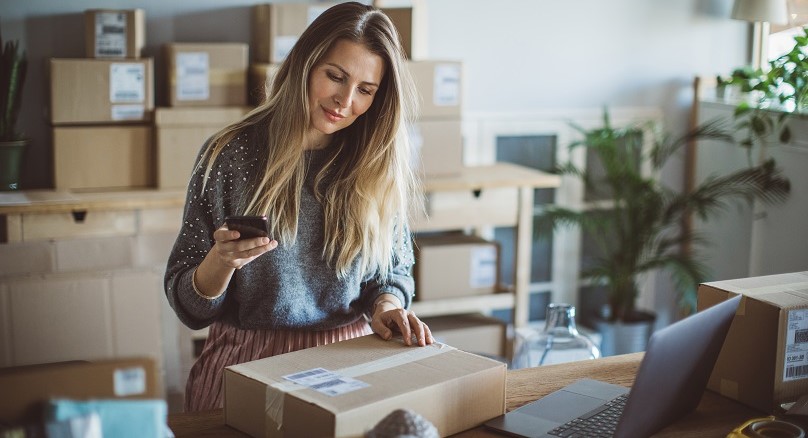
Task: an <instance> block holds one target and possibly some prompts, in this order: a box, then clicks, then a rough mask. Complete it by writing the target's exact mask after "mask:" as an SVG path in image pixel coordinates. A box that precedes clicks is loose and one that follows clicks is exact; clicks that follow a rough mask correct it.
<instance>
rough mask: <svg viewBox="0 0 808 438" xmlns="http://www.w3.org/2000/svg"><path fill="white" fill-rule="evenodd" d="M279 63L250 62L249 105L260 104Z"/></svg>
mask: <svg viewBox="0 0 808 438" xmlns="http://www.w3.org/2000/svg"><path fill="white" fill-rule="evenodd" d="M278 68H280V64H252V65H250V75H249V80H248V83H249V93H248V94H249V101H250V104H251V105H256V106H258V105H260V104H262V103H263V102H264V99H265V98H266V92H267V89H268V87H269V86H270V85H271V84H272V81H273V79H275V75H276V74H277V73H278Z"/></svg>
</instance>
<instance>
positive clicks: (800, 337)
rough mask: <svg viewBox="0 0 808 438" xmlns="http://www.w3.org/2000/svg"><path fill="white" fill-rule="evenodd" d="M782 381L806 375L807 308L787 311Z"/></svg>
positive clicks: (807, 349)
mask: <svg viewBox="0 0 808 438" xmlns="http://www.w3.org/2000/svg"><path fill="white" fill-rule="evenodd" d="M784 354H785V357H784V358H783V359H784V360H783V381H784V382H789V381H792V380H799V379H805V378H806V377H808V309H796V310H790V311H789V312H788V327H787V329H786V348H785V353H784Z"/></svg>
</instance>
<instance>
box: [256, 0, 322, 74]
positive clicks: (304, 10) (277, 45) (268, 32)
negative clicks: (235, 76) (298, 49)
mask: <svg viewBox="0 0 808 438" xmlns="http://www.w3.org/2000/svg"><path fill="white" fill-rule="evenodd" d="M335 4H337V3H336V2H319V3H317V4H313V3H312V4H307V3H263V4H259V5H255V6H253V11H252V37H251V40H250V49H251V50H252V60H253V62H255V63H270V64H278V63H280V62H282V61H283V60H284V59H286V56H287V55H288V54H289V51H291V50H292V46H294V45H295V43H296V42H297V39H298V38H300V35H301V34H303V31H304V30H306V28H307V27H308V26H309V24H311V22H312V21H314V19H315V18H317V17H318V16H319V15H320V14H322V13H323V12H324V11H325V10H326V9H328V8H330V7H331V6H333V5H335Z"/></svg>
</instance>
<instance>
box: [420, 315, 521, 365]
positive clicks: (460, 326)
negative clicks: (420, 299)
mask: <svg viewBox="0 0 808 438" xmlns="http://www.w3.org/2000/svg"><path fill="white" fill-rule="evenodd" d="M421 320H422V321H423V322H424V323H426V325H428V326H429V330H430V331H431V332H432V336H433V337H434V338H435V340H437V341H438V342H443V343H444V344H449V345H451V346H452V347H455V348H458V349H460V350H463V351H468V352H469V353H476V354H483V355H488V356H495V357H503V356H504V355H505V339H506V335H507V333H506V332H507V325H506V324H505V323H504V322H502V320H499V319H497V318H492V317H490V316H485V315H483V314H480V313H472V314H463V315H441V316H431V317H425V318H421Z"/></svg>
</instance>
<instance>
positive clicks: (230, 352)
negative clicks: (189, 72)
mask: <svg viewBox="0 0 808 438" xmlns="http://www.w3.org/2000/svg"><path fill="white" fill-rule="evenodd" d="M402 53H403V51H402V49H401V45H400V42H399V39H398V35H397V33H396V31H395V28H394V26H393V25H392V23H391V22H390V20H389V19H388V18H387V17H386V16H385V15H384V14H383V13H381V12H380V11H378V10H377V9H375V8H373V7H370V6H365V5H362V4H359V3H353V2H351V3H343V4H339V5H336V6H334V7H332V8H330V9H328V10H327V11H325V12H324V13H323V14H321V15H320V16H319V17H318V18H317V19H316V20H315V21H314V22H313V23H312V24H311V25H310V26H309V27H308V28H307V29H306V31H305V32H304V33H303V35H301V37H300V39H299V40H298V42H297V43H296V44H295V46H294V47H293V49H292V50H291V52H290V53H289V55H288V57H287V58H286V60H285V61H284V62H283V63H282V64H281V66H280V68H279V71H278V73H277V74H276V77H275V79H274V81H273V83H272V85H271V89H270V90H269V92H268V93H267V98H266V100H265V102H264V103H263V104H262V105H261V106H259V107H258V108H256V109H255V110H254V111H252V112H251V113H250V114H248V115H247V116H246V117H245V118H244V120H242V121H240V122H238V123H236V124H234V125H231V126H229V127H227V128H225V129H224V130H222V131H221V132H220V133H218V134H217V135H215V136H214V137H213V138H212V139H211V140H210V141H209V142H208V143H207V144H206V146H205V147H204V148H203V149H202V151H201V153H200V157H199V159H198V162H197V166H196V170H195V171H194V175H193V176H192V177H191V181H190V183H189V188H188V197H187V200H186V205H185V212H184V218H183V224H182V229H181V230H180V233H179V236H178V237H177V241H176V243H175V244H174V248H173V250H172V253H171V256H170V258H169V262H168V268H167V270H166V276H165V288H166V296H167V297H168V301H169V303H170V304H171V306H172V308H173V309H174V311H175V312H176V314H177V316H178V317H179V318H180V320H181V321H182V322H183V323H185V324H186V325H187V326H188V327H190V328H194V329H198V328H202V327H205V326H208V325H210V330H209V335H208V339H207V341H206V343H205V347H204V349H203V351H202V354H201V355H200V357H199V358H198V359H197V361H196V363H195V364H194V366H193V368H192V369H191V373H190V376H189V379H188V384H187V387H186V397H185V409H186V411H196V410H205V409H214V408H218V407H221V406H222V401H223V395H222V389H221V379H222V373H223V369H224V367H226V366H229V365H233V364H236V363H242V362H246V361H250V360H255V359H259V358H263V357H267V356H272V355H276V354H281V353H286V352H289V351H294V350H299V349H302V348H308V347H312V346H316V345H322V344H327V343H330V342H336V341H340V340H344V339H349V338H352V337H356V336H361V335H366V334H370V333H373V332H375V333H377V334H378V335H379V336H381V337H382V338H384V339H391V338H392V336H393V332H394V331H396V332H399V333H401V334H402V336H403V339H404V342H405V343H406V344H407V345H411V344H412V341H411V336H413V335H414V336H415V338H416V343H417V345H421V346H423V345H426V344H430V343H432V342H433V339H432V334H431V333H430V331H429V328H428V327H427V326H426V325H425V324H424V323H423V322H421V321H420V320H419V319H418V317H417V316H415V314H414V313H412V312H411V311H408V310H406V309H407V308H408V307H409V305H410V303H411V301H412V297H413V291H414V282H413V279H412V277H411V276H410V268H411V265H412V263H413V253H412V246H411V240H410V234H409V228H408V225H407V219H408V212H409V211H411V209H412V208H413V207H414V206H413V205H412V203H413V201H412V200H414V199H420V197H418V196H416V195H417V194H418V193H419V192H418V191H417V178H416V177H415V175H414V172H413V169H411V167H410V163H411V157H410V153H411V152H410V147H409V142H408V140H407V136H406V130H405V121H406V120H407V118H408V117H409V116H410V114H411V111H412V107H413V105H412V101H414V99H413V97H412V96H413V95H414V87H413V85H412V80H411V79H410V78H409V77H408V76H407V71H406V68H405V65H404V56H403V54H402ZM245 214H247V215H266V216H267V217H268V218H269V220H270V224H269V227H270V236H271V237H272V238H271V239H270V238H266V237H255V238H248V239H243V240H238V238H239V233H238V231H234V230H228V229H227V227H226V226H225V225H223V223H224V219H225V217H227V216H231V215H245ZM368 319H369V320H370V323H368Z"/></svg>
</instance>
